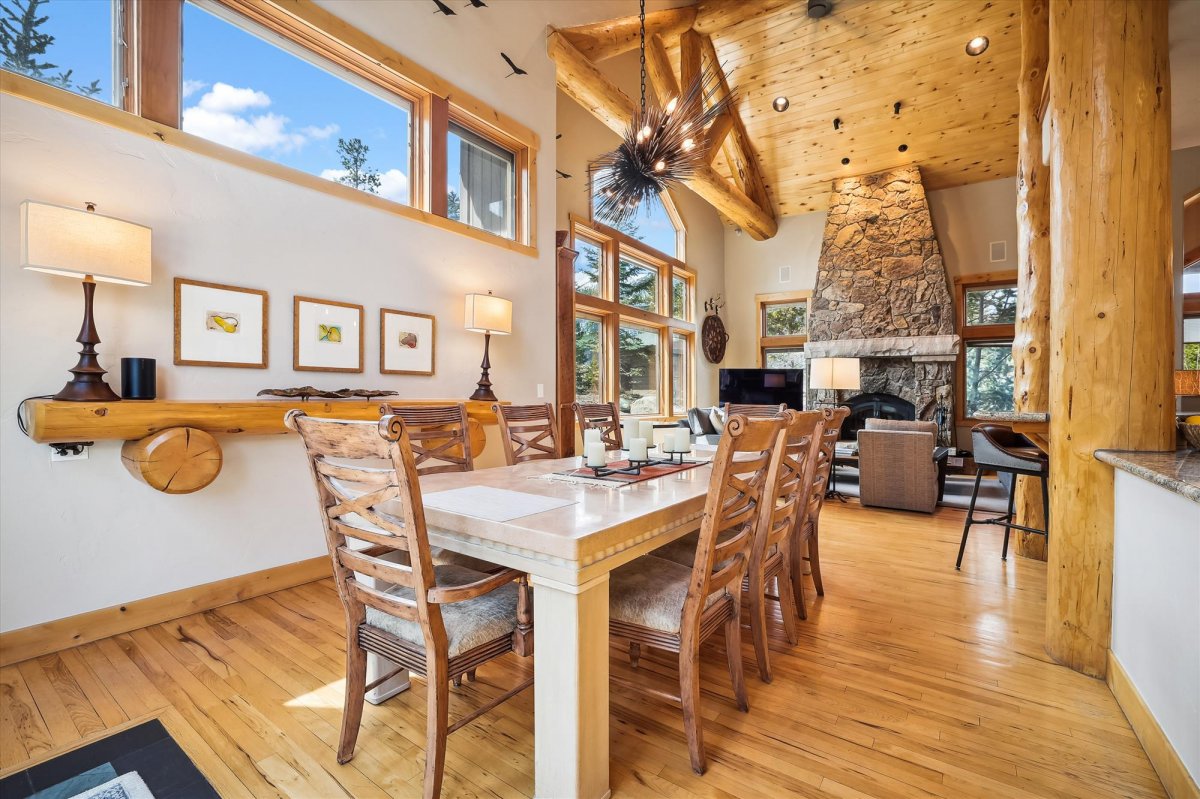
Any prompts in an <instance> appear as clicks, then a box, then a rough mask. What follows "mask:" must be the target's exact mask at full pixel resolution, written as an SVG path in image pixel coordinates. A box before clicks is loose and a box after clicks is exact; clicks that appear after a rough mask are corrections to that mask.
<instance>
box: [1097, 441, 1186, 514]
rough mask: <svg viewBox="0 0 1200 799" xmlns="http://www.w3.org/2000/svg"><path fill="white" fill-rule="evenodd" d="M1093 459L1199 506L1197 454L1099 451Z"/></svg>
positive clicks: (1118, 450) (1183, 450)
mask: <svg viewBox="0 0 1200 799" xmlns="http://www.w3.org/2000/svg"><path fill="white" fill-rule="evenodd" d="M1096 460H1098V461H1102V462H1104V463H1107V464H1109V465H1110V466H1114V467H1116V468H1117V469H1123V470H1124V471H1127V472H1129V473H1130V474H1135V475H1137V476H1138V477H1141V478H1142V479H1143V480H1149V481H1150V482H1151V483H1154V484H1155V485H1158V486H1162V487H1163V488H1165V489H1167V490H1168V491H1173V492H1175V493H1176V494H1179V495H1180V496H1183V497H1187V498H1188V499H1190V500H1191V501H1192V502H1195V503H1197V504H1200V451H1197V450H1188V449H1181V450H1176V451H1175V452H1135V451H1131V450H1121V449H1098V450H1096Z"/></svg>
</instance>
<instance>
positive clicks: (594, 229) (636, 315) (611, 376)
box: [557, 214, 696, 431]
mask: <svg viewBox="0 0 1200 799" xmlns="http://www.w3.org/2000/svg"><path fill="white" fill-rule="evenodd" d="M569 220H570V223H571V225H570V229H569V230H568V231H564V232H563V233H565V234H566V235H565V236H563V241H562V244H561V246H562V247H563V248H564V249H562V250H561V251H560V252H561V253H570V255H571V260H570V261H569V262H568V261H566V260H565V258H564V259H561V260H560V268H559V272H558V276H557V280H558V284H559V285H558V292H557V296H558V297H559V303H560V308H559V324H560V326H561V327H562V329H561V330H560V333H559V338H558V340H559V347H560V352H561V351H565V350H566V349H567V348H568V342H569V347H570V350H571V353H572V355H571V357H569V358H566V357H564V356H563V355H560V356H559V358H558V368H559V369H560V371H561V372H562V373H561V374H560V375H559V379H558V384H559V385H560V386H562V387H564V389H565V387H566V386H567V376H566V373H565V372H566V370H568V369H569V370H570V378H571V383H570V385H571V387H572V389H571V392H570V394H571V396H573V395H574V388H573V387H574V374H575V358H574V354H573V353H574V336H573V331H574V324H575V318H576V316H591V317H597V318H599V319H601V321H602V330H603V345H602V353H601V357H602V358H603V361H604V362H603V363H602V364H601V369H600V375H601V386H602V388H601V390H602V393H603V396H604V397H616V396H617V391H618V381H619V377H618V376H619V374H620V363H619V361H620V352H619V350H618V346H617V344H618V329H619V327H620V326H621V324H623V323H627V324H632V325H636V326H638V327H643V328H650V329H653V330H656V331H658V353H659V358H658V360H659V369H658V397H659V402H658V413H656V414H651V415H647V416H639V417H638V418H640V419H646V420H654V419H678V418H680V416H678V415H676V414H674V412H673V411H674V396H673V390H674V375H673V368H674V367H673V364H672V360H673V359H672V357H671V345H672V337H673V336H674V335H681V336H683V337H684V338H685V340H686V341H687V344H688V355H687V359H688V364H689V367H688V375H687V383H686V385H687V388H686V391H687V395H686V397H685V399H684V404H685V405H686V406H688V407H691V406H692V405H694V404H695V382H696V375H695V372H696V366H695V352H696V350H695V346H696V324H695V322H693V321H691V320H692V319H694V318H695V309H694V308H691V307H688V304H689V303H691V302H694V298H695V294H696V289H695V284H696V273H695V271H694V270H692V269H690V268H689V267H688V266H687V264H685V263H683V262H682V261H679V260H678V259H675V258H672V257H670V256H668V255H666V254H665V253H660V252H658V251H656V250H654V249H653V248H651V247H646V246H645V245H644V244H643V243H642V242H640V241H638V240H637V239H635V238H633V237H631V236H627V235H626V234H624V233H622V232H621V231H619V230H616V229H614V228H610V227H608V226H607V225H603V224H599V223H596V222H593V221H591V220H586V219H583V218H581V217H579V216H576V215H574V214H572V215H570V216H569ZM577 238H582V239H584V240H586V241H588V242H589V243H591V244H593V245H595V246H598V247H599V248H600V253H601V263H600V274H599V276H598V278H599V283H600V296H593V295H591V294H580V293H578V292H576V291H575V290H574V285H575V282H574V281H575V270H574V256H575V255H576V254H577V253H578V248H577V247H576V239H577ZM622 252H626V253H628V254H630V255H633V256H635V257H636V258H637V260H638V262H639V263H643V264H645V265H647V266H650V267H652V268H653V269H656V270H657V271H658V292H657V296H658V308H659V310H660V311H661V310H665V311H666V312H667V313H666V314H665V315H664V314H662V313H656V312H653V311H646V310H642V309H640V308H634V307H631V306H628V305H622V304H621V303H619V302H617V301H616V299H615V297H617V296H618V286H617V280H618V270H617V268H616V265H617V261H618V259H619V257H620V254H621V253H622ZM676 275H678V276H680V277H683V278H685V279H686V280H687V282H688V289H687V300H686V302H685V312H686V314H687V315H688V317H689V319H687V320H683V319H676V318H674V317H673V316H671V315H670V313H671V310H672V303H671V283H672V278H674V277H675V276H676ZM568 298H569V304H570V308H569V312H568V313H565V314H564V313H563V310H565V308H564V307H563V306H564V304H565V303H566V302H567V301H568ZM568 326H569V327H570V333H571V335H568V334H567V332H568V331H567V330H566V328H567V327H568ZM559 404H560V406H565V405H566V403H565V402H564V401H561V400H560V403H559ZM563 429H564V431H565V430H566V428H565V425H564V428H563Z"/></svg>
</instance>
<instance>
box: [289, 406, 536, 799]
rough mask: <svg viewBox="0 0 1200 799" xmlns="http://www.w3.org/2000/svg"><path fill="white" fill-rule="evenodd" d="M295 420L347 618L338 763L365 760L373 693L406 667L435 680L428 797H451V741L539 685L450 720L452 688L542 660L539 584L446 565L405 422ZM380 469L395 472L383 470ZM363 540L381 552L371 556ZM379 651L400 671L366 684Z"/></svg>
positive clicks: (510, 572) (512, 573) (296, 415)
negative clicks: (444, 793)
mask: <svg viewBox="0 0 1200 799" xmlns="http://www.w3.org/2000/svg"><path fill="white" fill-rule="evenodd" d="M286 423H287V426H288V427H289V428H291V429H292V430H295V431H296V432H297V433H299V434H300V439H301V440H302V441H303V442H304V447H305V450H306V451H307V454H308V463H309V467H310V470H311V471H312V476H313V480H314V481H315V482H316V486H317V497H318V501H319V504H320V507H321V521H322V523H323V525H324V528H325V540H326V543H327V545H328V548H329V555H330V557H331V558H332V560H333V577H334V582H335V583H336V585H337V592H338V597H339V598H340V599H341V601H342V607H343V609H344V611H345V616H346V696H345V706H344V708H343V710H342V729H341V736H340V738H339V741H338V753H337V759H338V762H339V763H343V764H344V763H347V762H349V761H350V759H351V758H353V757H354V745H355V742H356V741H357V740H358V730H359V726H360V723H361V721H362V713H363V699H364V695H365V694H366V692H367V691H369V690H371V689H372V688H374V687H375V686H377V685H380V684H382V683H383V682H385V681H387V680H389V679H391V678H392V677H394V676H395V675H396V674H397V673H399V671H400V670H402V669H407V670H408V671H411V672H414V673H416V674H420V675H424V677H425V679H426V682H427V685H428V687H427V691H426V695H427V707H428V710H427V718H426V739H425V797H426V799H431V798H432V797H436V796H438V795H439V794H440V792H441V783H442V769H443V765H444V763H445V757H446V738H447V737H448V736H449V734H450V733H452V732H454V731H455V730H458V729H461V728H462V727H463V726H465V725H467V724H469V723H470V722H471V721H473V720H474V719H476V718H478V717H479V716H480V715H482V714H483V713H485V712H487V711H488V710H491V709H492V708H493V707H495V706H496V705H498V704H500V703H501V702H503V701H505V700H507V699H509V698H511V697H513V696H515V695H516V694H518V693H519V692H520V691H522V690H524V689H525V688H527V687H529V685H530V684H532V682H533V680H532V679H529V680H526V681H525V682H523V683H521V684H520V685H518V686H517V687H516V688H514V689H512V690H511V691H507V692H505V693H503V694H502V695H500V696H499V697H497V698H496V699H495V700H493V701H491V702H488V703H487V704H486V705H484V706H483V707H480V708H479V709H477V710H474V711H472V712H471V713H469V714H467V715H466V716H464V717H463V718H460V719H459V720H457V721H455V722H454V723H453V724H449V725H448V724H447V722H448V718H447V715H448V713H447V710H448V703H449V687H448V685H447V683H448V682H449V680H450V679H451V678H452V677H453V676H457V675H461V674H463V673H464V672H467V671H469V670H473V669H475V668H476V667H478V666H480V665H482V664H484V663H486V662H488V661H490V660H493V659H495V658H498V657H500V656H501V655H504V654H506V653H508V652H516V653H518V654H520V655H529V654H532V651H533V637H532V634H533V626H532V621H531V617H530V610H531V607H532V606H531V604H530V597H529V585H528V582H527V580H526V577H525V575H524V574H522V573H521V572H518V571H516V570H514V569H504V570H503V571H499V572H496V573H494V574H482V573H480V572H475V571H472V570H470V569H466V568H463V567H461V566H456V565H446V566H437V565H434V563H433V561H432V558H431V556H430V552H429V538H428V534H427V531H426V527H425V510H424V506H423V504H422V502H421V488H420V484H419V482H418V476H417V468H416V459H415V457H414V454H413V449H412V445H411V443H410V440H409V437H408V431H407V425H406V424H405V422H404V420H403V419H401V418H400V417H398V416H391V415H389V416H385V417H383V418H382V419H380V420H379V422H378V423H373V422H356V421H345V420H341V419H314V418H311V417H309V416H306V415H305V414H304V412H303V411H299V410H293V411H289V412H288V414H287V417H286ZM364 461H366V462H368V463H369V464H370V465H369V466H368V465H363V463H362V462H364ZM380 461H385V462H387V463H388V465H387V466H386V467H380V466H379V465H378V464H379V462H380ZM351 542H362V543H366V544H369V545H370V546H369V547H368V548H366V549H359V548H355V547H352V546H351ZM396 552H404V553H405V554H407V555H408V559H407V560H408V562H407V563H396V562H393V561H390V560H385V559H384V556H387V555H389V554H391V553H396ZM376 580H378V581H380V582H382V583H385V584H390V587H384V586H381V585H377V584H375V582H374V581H376ZM368 652H371V653H374V654H377V655H381V656H383V657H385V658H387V659H388V660H390V661H392V662H394V663H397V664H399V668H398V669H396V670H395V671H393V672H391V673H389V674H387V675H386V676H384V677H381V678H380V679H378V680H375V681H374V682H372V683H371V684H370V685H368V684H366V673H367V672H366V669H367V653H368Z"/></svg>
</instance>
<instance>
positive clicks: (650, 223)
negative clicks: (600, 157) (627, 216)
mask: <svg viewBox="0 0 1200 799" xmlns="http://www.w3.org/2000/svg"><path fill="white" fill-rule="evenodd" d="M589 174H590V177H591V186H592V190H591V216H592V221H594V222H599V223H600V224H602V225H608V226H609V227H612V228H615V229H617V230H619V231H621V232H622V233H624V234H625V235H627V236H631V237H633V238H635V239H637V240H638V241H640V242H642V243H644V244H645V245H646V246H648V247H652V248H653V249H655V250H658V251H659V252H661V253H662V254H664V255H668V256H670V257H672V258H677V259H679V260H680V261H683V260H685V258H684V237H685V236H686V234H687V231H686V229H685V228H684V226H683V218H682V217H680V216H679V211H678V210H677V209H676V208H675V201H674V200H673V199H672V198H671V195H670V193H669V192H665V191H664V192H663V193H662V194H660V195H659V196H658V197H655V198H654V199H652V200H650V201H647V202H643V203H642V205H641V207H639V208H638V209H637V215H636V216H635V217H634V218H633V219H631V220H629V221H627V222H623V223H621V224H618V225H614V224H613V222H612V220H611V219H606V218H604V217H603V216H598V215H597V214H596V206H597V202H596V191H595V186H596V183H597V180H596V178H597V177H598V176H599V175H600V174H602V173H601V171H600V170H598V169H593V170H591V171H590V173H589Z"/></svg>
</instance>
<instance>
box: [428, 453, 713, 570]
mask: <svg viewBox="0 0 1200 799" xmlns="http://www.w3.org/2000/svg"><path fill="white" fill-rule="evenodd" d="M608 458H609V460H610V461H612V460H620V459H621V458H622V454H621V453H619V452H616V451H614V452H610V453H609V454H608ZM581 464H582V459H581V458H579V457H572V458H561V459H558V460H540V461H530V462H527V463H523V464H518V465H517V466H503V467H497V468H493V469H479V470H476V471H471V472H451V473H446V474H433V475H427V476H424V477H422V478H421V493H422V495H428V494H433V493H435V492H441V491H448V490H452V489H459V488H464V487H467V486H488V487H492V488H497V489H504V490H507V491H516V492H521V493H525V494H534V495H539V496H544V497H554V498H558V499H563V500H569V501H570V503H571V504H569V505H564V506H563V507H559V508H555V509H552V510H548V511H543V512H540V513H534V514H531V515H528V516H521V517H519V518H515V519H509V520H508V521H494V520H490V519H485V518H480V517H478V516H472V515H471V508H463V509H462V510H461V511H458V510H450V509H447V508H435V507H430V506H426V508H425V520H426V524H427V526H428V527H429V529H430V536H431V540H434V543H439V542H438V541H436V540H435V539H437V538H438V537H439V535H438V534H441V537H443V538H444V537H449V538H460V539H463V540H466V541H471V542H473V543H475V544H476V545H478V546H482V547H485V548H487V547H492V548H495V549H498V550H502V551H506V552H513V553H518V554H521V555H523V556H525V557H527V558H535V559H542V560H550V561H554V562H557V563H560V564H562V565H568V564H574V565H575V566H576V567H577V568H579V567H583V566H586V565H589V564H592V563H595V562H596V561H598V560H602V559H604V558H605V557H608V556H611V555H615V554H617V553H619V552H621V551H623V550H625V549H628V548H630V547H633V546H635V545H637V544H639V543H641V542H643V541H646V540H649V539H652V538H655V537H657V536H660V535H663V534H666V533H668V532H669V531H671V530H674V529H675V528H678V527H679V526H680V525H687V524H690V525H691V526H692V527H694V526H695V524H696V523H697V520H698V519H699V517H700V515H701V513H702V511H703V509H704V498H705V495H706V493H707V490H708V482H709V476H710V475H711V473H712V467H711V466H709V465H707V464H705V465H701V466H698V467H696V468H693V469H686V470H684V471H681V472H675V473H673V474H669V475H666V476H663V477H658V478H654V479H651V480H646V481H644V482H640V483H633V484H617V483H614V484H612V485H611V486H610V485H607V484H600V485H598V484H596V483H595V482H594V481H589V482H588V483H587V484H581V483H576V482H567V481H564V480H556V479H547V478H545V477H544V475H547V474H551V473H554V472H564V471H568V470H570V469H575V468H578V467H579V466H580V465H581ZM678 534H680V533H677V534H676V535H673V536H669V537H677V535H678ZM440 543H445V541H442V542H440ZM451 548H454V549H458V547H455V546H453V545H451ZM468 553H469V554H475V551H474V549H472V550H468ZM503 560H504V559H498V560H497V562H503Z"/></svg>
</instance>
